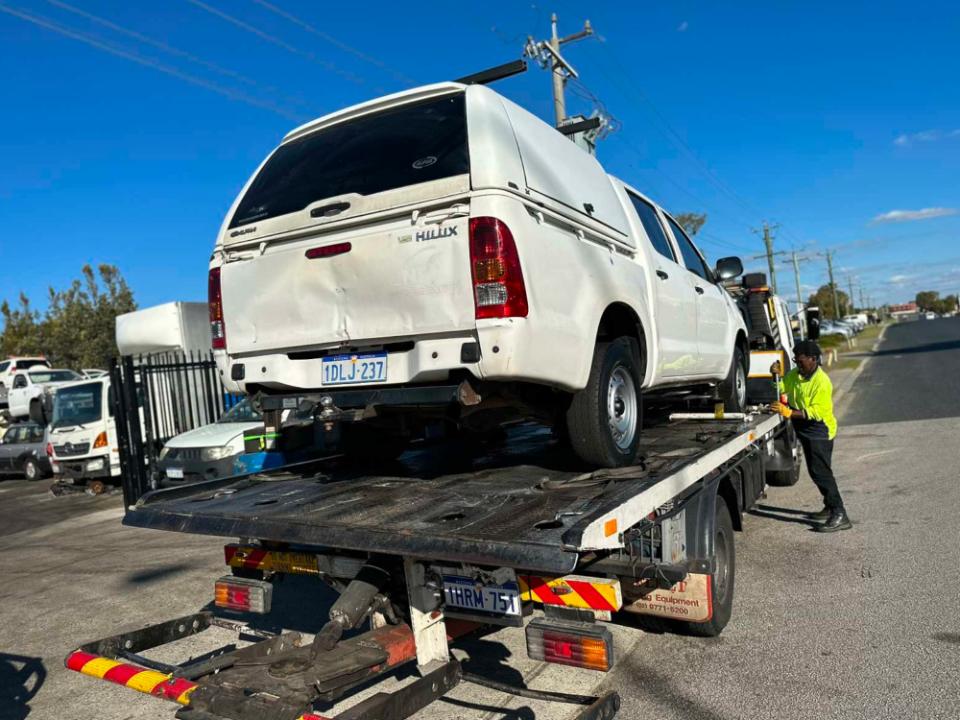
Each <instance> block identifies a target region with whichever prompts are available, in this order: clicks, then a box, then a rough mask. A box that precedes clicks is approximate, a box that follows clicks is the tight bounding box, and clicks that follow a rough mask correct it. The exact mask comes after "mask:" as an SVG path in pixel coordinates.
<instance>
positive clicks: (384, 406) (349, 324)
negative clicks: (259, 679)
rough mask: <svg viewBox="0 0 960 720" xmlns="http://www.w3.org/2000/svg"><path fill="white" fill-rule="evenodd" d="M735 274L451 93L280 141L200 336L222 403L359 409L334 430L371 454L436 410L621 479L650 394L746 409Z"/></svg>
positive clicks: (391, 103) (441, 90) (361, 110)
mask: <svg viewBox="0 0 960 720" xmlns="http://www.w3.org/2000/svg"><path fill="white" fill-rule="evenodd" d="M741 272H742V266H741V264H740V261H739V260H738V259H737V258H725V259H723V260H721V261H719V262H718V263H717V266H716V268H715V269H714V268H711V267H709V266H708V265H707V263H706V261H705V259H704V257H703V255H702V254H701V253H700V252H699V251H698V250H697V248H696V247H695V246H694V244H693V243H692V242H691V240H690V239H689V237H688V236H687V235H686V233H685V232H684V231H683V230H682V229H681V228H680V226H679V225H678V224H677V222H676V221H675V220H674V219H673V218H671V217H670V216H669V215H668V214H667V213H666V212H664V211H663V210H662V209H661V208H659V207H657V206H656V205H655V204H654V203H653V202H651V201H650V200H649V199H648V198H646V197H645V196H644V195H642V194H641V193H639V192H637V191H636V190H634V189H633V188H631V187H629V186H628V185H626V184H625V183H623V182H621V181H620V180H618V179H616V178H614V177H612V176H609V175H607V173H606V172H605V171H604V170H603V168H602V167H601V165H600V163H599V162H597V160H596V159H595V158H594V157H593V156H591V155H589V154H588V153H586V152H584V151H583V150H581V149H580V148H579V147H577V146H576V145H574V143H572V142H571V141H570V140H569V139H567V138H566V137H564V136H563V135H561V134H560V133H559V132H558V131H557V130H555V129H554V128H552V127H551V126H549V125H547V124H546V123H544V122H543V121H541V120H540V119H538V118H536V117H535V116H533V115H532V114H530V113H529V112H527V111H525V110H523V109H522V108H520V107H519V106H517V105H515V104H514V103H512V102H510V101H509V100H507V99H506V98H504V97H502V96H501V95H499V94H497V93H496V92H494V91H492V90H491V89H489V88H487V87H485V86H481V85H469V86H467V85H462V84H458V83H441V84H436V85H430V86H427V87H421V88H417V89H414V90H410V91H406V92H403V93H398V94H395V95H390V96H387V97H384V98H380V99H377V100H373V101H370V102H367V103H364V104H361V105H357V106H355V107H351V108H348V109H346V110H342V111H340V112H336V113H333V114H331V115H328V116H326V117H323V118H320V119H319V120H316V121H314V122H311V123H308V124H306V125H304V126H302V127H300V128H297V129H296V130H294V131H293V132H291V133H290V134H289V135H287V136H286V138H284V140H283V142H282V143H281V145H280V147H279V148H277V149H276V150H275V151H274V152H273V153H272V154H271V155H270V156H269V157H268V158H267V160H266V161H265V162H264V163H263V164H262V165H261V167H260V168H259V169H258V170H257V171H256V173H254V175H253V177H252V178H251V179H250V181H249V182H248V183H247V185H246V187H244V188H243V190H242V192H241V193H240V195H239V197H238V198H237V200H236V202H235V203H234V204H233V206H232V207H231V209H230V211H229V213H228V215H227V217H226V219H225V221H224V223H223V226H222V228H221V231H220V235H219V237H218V240H217V244H216V247H215V249H214V253H213V258H212V261H211V265H210V278H209V289H210V312H211V326H212V331H213V337H214V349H215V351H216V355H217V359H218V363H219V366H220V371H221V373H222V375H223V378H224V381H225V382H226V384H227V387H228V389H230V390H235V391H242V392H247V393H250V394H255V393H260V394H261V395H262V396H270V395H277V394H283V395H294V396H295V395H297V394H298V393H301V394H302V393H307V394H310V393H312V394H313V396H318V394H319V396H320V398H321V401H322V402H321V403H320V404H321V406H322V407H323V408H324V410H325V411H326V412H327V413H328V415H329V413H330V412H331V410H332V409H336V410H338V411H340V410H347V409H349V408H357V407H360V408H366V411H365V412H363V413H359V412H357V413H354V415H352V416H349V414H345V415H343V416H338V417H347V416H349V417H353V418H357V417H360V416H361V415H362V417H363V424H362V425H360V426H355V425H346V426H345V429H348V428H351V427H352V428H356V431H357V432H358V433H360V430H361V429H362V428H364V427H366V428H367V429H368V430H370V432H371V435H370V437H371V442H376V437H377V436H376V434H374V431H375V430H377V429H379V431H380V432H381V433H383V432H391V433H398V432H409V431H410V430H411V429H416V428H417V426H418V424H419V423H422V422H423V421H425V420H426V419H429V418H443V419H446V420H452V421H454V422H458V423H460V424H462V425H465V426H467V427H473V428H483V427H489V426H491V425H495V424H498V423H500V422H502V421H504V420H507V419H510V418H515V417H517V416H523V417H533V418H538V419H540V420H542V421H545V422H548V423H559V424H562V425H565V426H566V431H567V434H568V435H569V438H570V443H571V445H572V446H573V448H574V450H575V451H576V452H577V453H578V455H579V456H580V457H581V458H582V459H583V460H584V461H586V462H588V463H590V464H593V465H598V466H619V465H627V464H631V463H632V462H633V461H634V459H635V456H636V452H637V447H638V441H639V437H640V428H641V420H642V417H641V410H642V404H641V393H642V392H645V391H651V390H655V389H661V388H667V387H680V386H682V387H691V386H703V385H714V386H718V387H719V390H720V393H721V396H722V398H723V399H724V400H725V401H726V403H727V406H728V407H729V408H740V407H742V405H743V404H744V401H745V385H746V363H747V357H748V346H747V333H746V328H745V324H744V320H743V318H742V316H741V313H740V311H739V310H738V308H737V306H736V305H735V304H734V302H733V300H732V299H731V298H730V296H729V295H728V293H727V292H726V291H725V290H724V288H723V287H722V286H721V285H720V281H721V280H723V279H728V278H731V277H735V276H736V275H738V274H740V273H741ZM368 386H369V387H368ZM451 386H455V387H456V388H457V392H456V393H454V394H453V395H445V394H444V392H445V390H444V389H445V388H449V387H451ZM343 390H349V391H351V392H339V391H343ZM331 406H334V407H333V408H332V407H331Z"/></svg>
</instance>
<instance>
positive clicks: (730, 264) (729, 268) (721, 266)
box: [714, 257, 743, 280]
mask: <svg viewBox="0 0 960 720" xmlns="http://www.w3.org/2000/svg"><path fill="white" fill-rule="evenodd" d="M714 272H715V273H716V275H717V277H718V278H720V279H721V280H730V279H732V278H735V277H737V276H739V275H743V263H742V262H740V258H738V257H725V258H720V259H719V260H717V267H716V269H715V270H714Z"/></svg>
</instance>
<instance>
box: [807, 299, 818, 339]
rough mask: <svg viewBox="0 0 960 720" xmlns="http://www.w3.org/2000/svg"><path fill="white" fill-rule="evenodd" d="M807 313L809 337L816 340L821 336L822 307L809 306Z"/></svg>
mask: <svg viewBox="0 0 960 720" xmlns="http://www.w3.org/2000/svg"><path fill="white" fill-rule="evenodd" d="M806 315H807V337H808V338H810V339H811V340H816V339H818V338H819V337H820V308H818V307H808V308H807V310H806Z"/></svg>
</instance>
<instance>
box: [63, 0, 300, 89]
mask: <svg viewBox="0 0 960 720" xmlns="http://www.w3.org/2000/svg"><path fill="white" fill-rule="evenodd" d="M47 2H48V3H49V4H50V5H53V6H54V7H58V8H60V9H61V10H66V11H67V12H70V13H73V14H75V15H79V16H80V17H82V18H86V19H87V20H89V21H91V22H93V23H96V24H97V25H100V26H102V27H105V28H108V29H110V30H113V31H114V32H117V33H120V34H121V35H126V36H127V37H132V38H133V39H135V40H139V41H140V42H142V43H144V44H146V45H150V46H152V47H155V48H157V49H159V50H163V51H164V52H166V53H169V54H171V55H175V56H177V57H181V58H183V59H184V60H187V61H189V62H192V63H195V64H197V65H200V66H202V67H205V68H207V69H208V70H212V71H213V72H215V73H219V74H220V75H224V76H226V77H230V78H233V79H234V80H237V81H238V82H242V83H244V84H246V85H251V86H254V87H261V86H260V84H259V83H258V82H257V81H256V80H253V79H251V78H249V77H247V76H245V75H242V74H241V73H238V72H236V71H234V70H230V69H228V68H225V67H222V66H220V65H217V64H216V63H212V62H210V61H208V60H204V59H203V58H200V57H197V56H196V55H194V54H192V53H190V52H187V51H186V50H181V49H180V48H176V47H173V46H172V45H168V44H167V43H165V42H161V41H159V40H155V39H153V38H151V37H148V36H147V35H144V34H143V33H140V32H137V31H136V30H131V29H130V28H126V27H123V26H122V25H118V24H116V23H115V22H112V21H110V20H107V19H106V18H103V17H100V16H98V15H94V14H93V13H89V12H87V11H85V10H81V9H80V8H77V7H74V6H73V5H68V4H67V3H65V2H61V1H60V0H47ZM262 87H263V89H264V90H268V91H272V92H280V91H279V90H278V89H277V88H275V87H272V86H262ZM283 99H284V100H285V101H287V102H290V103H294V104H300V105H304V104H306V102H307V101H306V100H304V99H303V98H293V97H289V96H283Z"/></svg>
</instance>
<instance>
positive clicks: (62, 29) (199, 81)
mask: <svg viewBox="0 0 960 720" xmlns="http://www.w3.org/2000/svg"><path fill="white" fill-rule="evenodd" d="M0 12H5V13H7V14H8V15H13V16H14V17H17V18H20V19H21V20H25V21H26V22H29V23H32V24H34V25H37V26H38V27H42V28H44V29H46V30H50V31H51V32H55V33H57V34H59V35H63V36H64V37H68V38H71V39H73V40H77V41H78V42H82V43H85V44H86V45H90V46H91V47H95V48H97V49H98V50H102V51H104V52H107V53H110V54H111V55H115V56H117V57H121V58H124V59H125V60H129V61H131V62H135V63H137V64H138V65H143V66H144V67H148V68H152V69H154V70H157V71H159V72H162V73H164V74H166V75H170V76H171V77H175V78H178V79H179V80H183V81H184V82H187V83H190V84H191V85H196V86H197V87H202V88H204V89H206V90H210V91H211V92H215V93H217V94H218V95H223V96H224V97H227V98H229V99H231V100H236V101H238V102H243V103H246V104H247V105H252V106H254V107H258V108H261V109H263V110H269V111H270V112H273V113H276V114H277V115H281V116H283V117H285V118H287V119H289V120H294V121H296V122H304V120H306V118H304V117H303V116H300V115H296V114H294V113H291V112H288V111H286V110H284V109H283V108H280V107H278V106H276V105H274V104H273V103H269V102H266V101H262V100H259V99H258V98H254V97H250V96H249V95H246V94H245V93H241V92H238V91H236V90H232V89H230V88H225V87H223V86H221V85H217V84H216V83H213V82H210V81H209V80H205V79H203V78H199V77H196V76H194V75H190V74H188V73H185V72H182V71H180V70H178V69H176V68H173V67H170V66H169V65H164V64H163V63H160V62H158V61H156V60H154V59H152V58H147V57H143V56H141V55H137V54H136V53H133V52H130V51H128V50H123V49H121V48H118V47H115V46H113V45H111V44H110V43H108V42H106V41H104V40H102V39H100V38H97V37H95V36H93V35H89V34H87V33H83V32H80V31H79V30H74V29H71V28H68V27H66V26H64V25H61V24H59V23H56V22H54V21H53V20H50V19H48V18H44V17H42V16H40V15H31V14H30V13H26V12H23V11H21V10H17V9H15V8H12V7H9V6H7V5H3V4H2V3H0Z"/></svg>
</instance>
